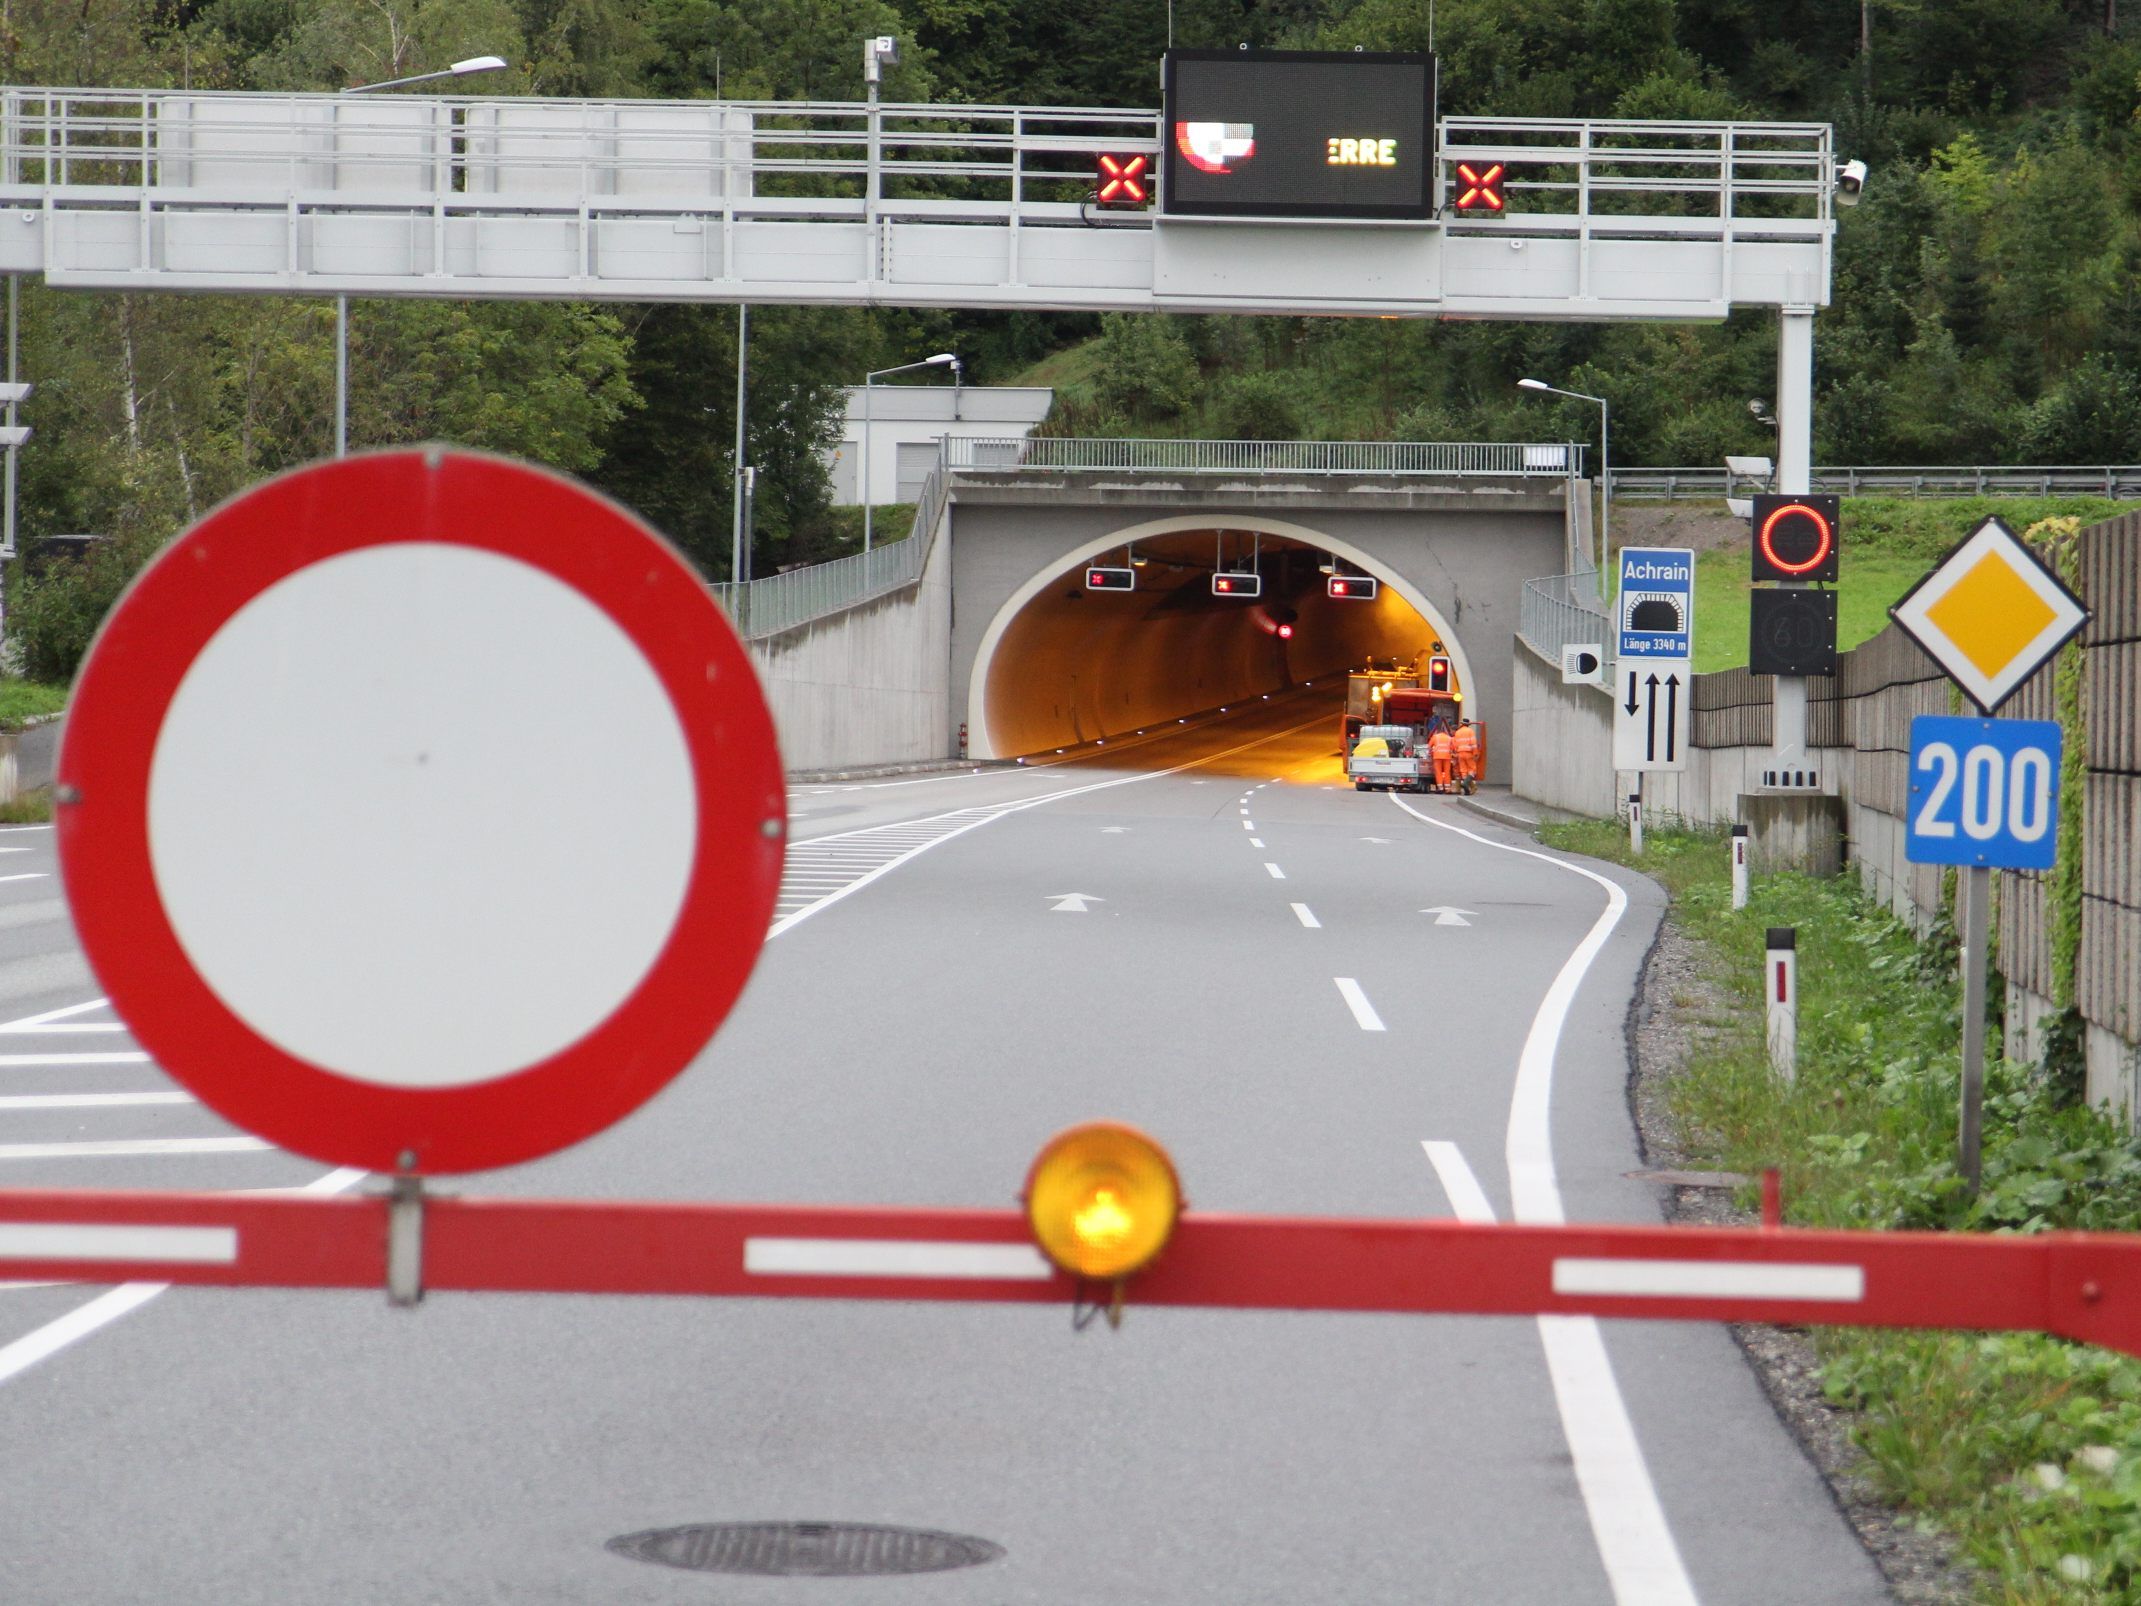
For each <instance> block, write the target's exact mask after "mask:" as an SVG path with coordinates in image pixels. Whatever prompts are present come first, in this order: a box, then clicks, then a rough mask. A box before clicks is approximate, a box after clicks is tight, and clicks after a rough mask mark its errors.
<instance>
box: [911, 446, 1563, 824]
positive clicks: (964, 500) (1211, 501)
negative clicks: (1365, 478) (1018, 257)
mask: <svg viewBox="0 0 2141 1606" xmlns="http://www.w3.org/2000/svg"><path fill="white" fill-rule="evenodd" d="M951 511H952V533H953V541H952V593H953V599H954V600H953V617H952V639H951V664H950V671H951V672H950V681H949V691H950V696H951V704H952V710H953V713H952V717H953V719H954V720H955V721H966V722H969V723H970V724H971V725H972V726H973V727H974V728H973V729H971V730H970V733H969V735H970V740H972V741H973V742H974V743H975V750H976V752H977V755H979V754H980V753H981V752H983V751H984V749H982V747H981V745H980V744H981V742H982V741H983V740H984V739H985V737H986V730H985V722H986V720H987V718H988V708H987V698H988V688H987V684H986V681H987V678H988V677H990V676H992V675H995V674H1001V673H1005V672H1007V666H1009V665H1010V664H1011V662H1012V659H1011V657H1010V656H1009V655H1008V654H1006V653H1005V652H1004V651H1002V650H1001V648H1002V645H1003V638H1004V637H1006V636H1008V635H1010V633H1011V631H1012V628H1013V624H1014V616H1015V615H1016V613H1017V612H1018V608H1017V607H1016V606H1015V605H1014V604H1016V603H1017V602H1019V601H1021V600H1023V599H1024V598H1030V597H1032V596H1034V595H1036V594H1038V592H1039V591H1040V590H1041V589H1042V587H1043V586H1045V585H1053V584H1058V583H1059V582H1060V586H1061V587H1062V588H1063V589H1068V587H1069V586H1070V585H1071V584H1072V583H1073V582H1072V577H1071V576H1070V575H1069V573H1068V570H1069V568H1070V566H1071V565H1072V564H1073V563H1074V562H1075V561H1077V558H1078V557H1079V556H1082V555H1083V554H1084V553H1086V552H1089V551H1092V550H1095V549H1096V548H1097V547H1100V546H1105V545H1107V544H1110V543H1117V544H1119V543H1120V542H1122V541H1124V540H1128V539H1141V538H1144V537H1145V536H1147V535H1155V534H1160V533H1164V532H1167V531H1181V530H1189V529H1211V528H1213V527H1214V526H1219V525H1223V526H1225V527H1226V528H1228V529H1232V530H1252V529H1253V530H1260V531H1262V532H1264V533H1265V534H1266V535H1267V536H1280V537H1285V538H1290V539H1292V540H1295V541H1298V542H1300V543H1302V544H1304V545H1309V546H1320V547H1322V548H1324V549H1326V550H1331V551H1336V552H1338V553H1340V554H1341V555H1343V556H1346V557H1348V558H1350V559H1351V560H1352V561H1354V562H1357V563H1358V564H1359V565H1360V566H1361V567H1362V568H1364V569H1366V570H1367V571H1369V572H1371V573H1374V574H1376V575H1377V576H1378V577H1379V578H1382V579H1383V580H1384V581H1385V582H1386V583H1389V584H1395V585H1398V586H1400V587H1401V588H1402V589H1403V590H1404V591H1406V592H1408V593H1409V594H1410V595H1411V596H1412V597H1414V598H1416V599H1418V601H1419V602H1420V603H1421V604H1422V612H1423V614H1424V615H1425V617H1426V618H1427V619H1428V622H1429V623H1430V625H1431V626H1435V627H1437V628H1438V631H1439V633H1441V634H1442V638H1443V640H1444V641H1445V642H1446V643H1447V645H1448V646H1449V648H1450V649H1451V653H1452V656H1453V657H1455V658H1456V659H1457V660H1458V673H1459V675H1460V677H1461V679H1462V683H1463V685H1464V688H1465V703H1466V708H1467V711H1468V712H1471V713H1472V714H1473V717H1475V718H1478V719H1482V720H1484V721H1486V723H1487V725H1488V730H1489V741H1488V756H1489V767H1488V778H1489V779H1490V780H1494V781H1502V782H1506V781H1507V780H1508V778H1509V774H1510V741H1511V737H1512V725H1511V711H1512V708H1513V690H1514V688H1513V675H1514V657H1513V653H1514V646H1515V639H1516V626H1517V614H1518V605H1519V601H1520V599H1521V596H1522V592H1523V586H1524V582H1525V581H1526V580H1528V579H1531V578H1534V577H1535V576H1538V575H1544V574H1554V573H1558V572H1560V571H1561V570H1562V569H1564V568H1565V567H1566V551H1567V524H1566V517H1567V515H1566V507H1565V504H1564V498H1563V496H1562V493H1561V487H1560V486H1559V485H1558V483H1557V484H1556V485H1555V487H1554V488H1553V490H1552V491H1551V492H1550V493H1548V492H1543V491H1538V490H1535V489H1533V488H1531V487H1529V486H1521V487H1504V486H1501V485H1495V486H1489V487H1482V488H1479V489H1473V490H1455V491H1453V490H1448V489H1426V488H1422V489H1418V490H1414V489H1401V490H1397V491H1394V492H1393V491H1391V490H1389V489H1388V488H1387V487H1381V486H1379V487H1375V488H1374V491H1373V494H1372V495H1370V494H1364V492H1363V491H1362V490H1360V489H1355V488H1352V487H1345V486H1341V487H1334V488H1331V489H1328V490H1326V489H1323V488H1320V487H1319V488H1316V489H1314V490H1312V491H1308V492H1303V493H1284V494H1278V495H1274V494H1273V493H1272V492H1270V491H1268V490H1259V489H1258V488H1256V487H1247V488H1244V487H1238V486H1229V485H1215V486H1213V487H1211V488H1209V489H1208V488H1205V487H1203V486H1190V487H1167V486H1154V487H1151V488H1150V489H1148V488H1147V487H1145V486H1142V485H1140V486H1138V487H1136V488H1135V491H1134V493H1133V492H1132V491H1131V490H1130V489H1129V488H1123V487H1110V488H1105V489H1103V490H1100V491H1097V492H1092V493H1084V494H1081V493H1080V492H1079V491H1078V490H1077V489H1075V488H1072V487H1022V486H1018V485H1015V484H992V483H986V482H984V483H975V482H973V481H970V480H968V479H967V478H966V477H964V476H962V477H961V479H960V480H958V481H955V483H954V488H953V501H952V509H951ZM1170 512H1172V514H1173V516H1165V515H1168V514H1169V513H1170ZM1088 600H1091V601H1096V602H1098V601H1105V600H1111V599H1107V598H1100V597H1096V598H1092V599H1088ZM1112 600H1122V599H1119V598H1118V599H1112ZM1295 600H1296V606H1297V607H1300V609H1301V618H1302V621H1304V622H1306V621H1309V620H1311V619H1314V618H1318V617H1320V613H1319V612H1316V611H1312V608H1311V607H1310V606H1304V605H1303V599H1295ZM1310 600H1317V599H1310ZM1007 605H1014V606H1008V607H1007ZM1328 606H1330V607H1334V608H1345V607H1349V606H1354V605H1352V604H1346V603H1330V604H1328ZM1347 628H1349V629H1359V628H1362V627H1359V626H1352V627H1347ZM1296 642H1297V643H1299V644H1300V645H1301V651H1300V652H1299V653H1297V654H1296V656H1295V657H1294V658H1293V659H1292V660H1291V665H1290V667H1292V669H1293V670H1294V674H1295V678H1297V679H1298V678H1305V677H1308V676H1312V675H1313V674H1314V673H1315V668H1312V667H1309V666H1310V665H1312V664H1315V657H1312V656H1310V655H1311V653H1315V654H1317V656H1320V651H1319V650H1318V649H1317V648H1316V645H1315V641H1314V637H1313V635H1312V632H1311V629H1309V628H1304V626H1303V625H1301V624H1297V636H1296ZM1092 645H1093V644H1092V643H1090V642H1088V643H1087V644H1086V649H1087V650H1088V651H1090V650H1091V647H1092ZM1421 645H1424V643H1421V642H1418V641H1410V640H1407V641H1402V642H1398V643H1391V642H1387V641H1384V642H1380V643H1377V644H1376V645H1374V646H1373V647H1369V646H1367V645H1365V644H1364V643H1362V642H1360V641H1357V640H1356V641H1351V642H1344V643H1341V644H1340V653H1341V656H1342V655H1343V653H1344V652H1345V651H1347V650H1352V651H1354V652H1356V653H1357V654H1358V655H1359V656H1363V657H1364V656H1366V655H1367V653H1368V652H1369V651H1374V652H1376V653H1378V654H1379V655H1380V654H1383V653H1394V654H1395V655H1398V656H1409V655H1410V654H1411V653H1413V652H1415V651H1417V650H1418V649H1419V647H1420V646H1421ZM1177 650H1180V651H1183V652H1186V653H1188V654H1190V655H1191V656H1195V655H1196V654H1197V652H1198V650H1199V647H1198V644H1197V643H1195V642H1194V641H1192V640H1191V639H1190V638H1189V637H1187V636H1185V637H1182V638H1178V647H1177ZM1267 651H1268V649H1267ZM1217 659H1218V664H1219V666H1220V667H1219V670H1218V671H1217V672H1218V673H1219V674H1220V675H1221V676H1222V683H1220V684H1212V683H1211V682H1212V680H1213V673H1214V671H1213V670H1212V669H1211V668H1210V667H1209V666H1208V667H1207V672H1206V675H1205V679H1206V681H1207V682H1208V684H1207V685H1206V686H1205V687H1203V688H1199V691H1200V699H1199V700H1196V701H1192V702H1190V703H1189V704H1188V706H1204V705H1205V702H1206V701H1210V702H1225V701H1229V700H1231V699H1232V697H1234V696H1246V695H1251V694H1256V693H1261V692H1263V691H1266V690H1270V689H1271V688H1272V685H1273V680H1272V678H1271V676H1272V675H1275V674H1276V673H1277V668H1276V666H1275V665H1274V664H1272V663H1271V662H1270V660H1268V659H1258V658H1257V657H1255V656H1254V655H1253V653H1252V654H1250V655H1247V656H1241V655H1229V654H1226V653H1220V654H1218V655H1217ZM1316 667H1321V668H1325V669H1336V668H1339V667H1342V665H1341V664H1340V663H1336V662H1333V663H1329V664H1327V665H1316ZM977 672H978V673H979V674H981V675H982V677H983V683H982V684H979V685H977V684H976V675H977ZM1243 675H1249V676H1251V677H1252V678H1249V679H1243V678H1241V677H1242V676H1243ZM1095 678H1096V684H1097V683H1098V682H1097V676H1096V677H1095ZM1190 678H1191V679H1192V680H1194V679H1195V677H1194V676H1191V677H1190ZM1227 678H1231V679H1232V684H1225V683H1224V682H1225V680H1226V679H1227ZM1237 686H1238V687H1239V690H1236V689H1235V688H1236V687H1237ZM1079 695H1080V697H1085V696H1088V695H1089V694H1088V693H1086V692H1085V691H1084V690H1083V689H1082V688H1081V691H1080V693H1079ZM1106 695H1107V694H1106V692H1105V691H1101V692H1099V693H1097V696H1098V699H1099V700H1098V701H1095V702H1089V703H1082V704H1080V703H1074V704H1073V705H1072V706H1076V707H1078V708H1079V709H1080V717H1081V718H1084V717H1097V716H1098V715H1099V714H1100V713H1101V712H1103V711H1107V710H1108V704H1107V702H1106ZM1115 695H1116V696H1117V698H1120V697H1121V695H1122V688H1120V687H1118V688H1117V689H1116V692H1115ZM1119 706H1121V707H1123V708H1124V709H1125V710H1126V711H1127V710H1131V709H1135V708H1137V707H1139V706H1141V705H1139V704H1138V703H1137V702H1136V700H1135V694H1134V693H1133V700H1132V702H1130V703H1127V704H1120V705H1119ZM1142 706H1143V707H1146V708H1149V707H1150V706H1151V704H1150V703H1149V702H1148V703H1146V704H1143V705H1142ZM1186 711H1187V707H1177V708H1176V709H1175V712H1176V713H1181V712H1186ZM1063 717H1064V718H1065V720H1066V723H1065V724H1064V725H1062V726H1059V727H1056V728H1057V729H1061V730H1063V731H1064V732H1065V734H1064V736H1063V737H1062V738H1061V739H1060V740H1056V741H1049V742H1045V743H1038V744H1036V745H1038V746H1042V747H1044V748H1046V747H1056V746H1065V745H1068V743H1069V742H1070V741H1071V740H1076V739H1081V738H1078V737H1074V736H1072V735H1070V734H1069V732H1070V730H1071V729H1073V728H1074V727H1072V726H1071V725H1070V724H1069V723H1068V716H1067V715H1066V716H1063ZM1147 717H1150V716H1149V715H1148V716H1147ZM1130 728H1132V729H1134V728H1135V722H1134V721H1133V723H1132V725H1131V726H1130ZM1097 734H1104V732H1101V731H1099V730H1091V731H1088V732H1087V736H1088V737H1090V736H1091V735H1097Z"/></svg>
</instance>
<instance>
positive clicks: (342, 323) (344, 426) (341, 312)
mask: <svg viewBox="0 0 2141 1606" xmlns="http://www.w3.org/2000/svg"><path fill="white" fill-rule="evenodd" d="M505 65H506V60H505V57H503V56H471V57H469V58H468V60H466V61H457V62H455V63H454V64H453V65H452V66H450V67H441V68H440V69H439V70H438V71H437V72H420V73H411V74H410V75H409V76H408V77H406V78H388V79H384V80H382V81H381V82H379V83H376V84H351V85H350V86H349V87H348V88H347V89H345V90H343V91H342V93H343V94H345V95H371V94H376V93H378V92H379V91H380V90H382V89H406V88H407V87H408V86H409V85H411V84H428V83H432V82H434V81H436V80H438V79H441V78H466V77H467V76H468V75H469V74H471V73H479V72H502V71H503V70H504V69H505ZM335 456H337V457H347V456H349V297H348V296H347V295H338V296H336V297H335Z"/></svg>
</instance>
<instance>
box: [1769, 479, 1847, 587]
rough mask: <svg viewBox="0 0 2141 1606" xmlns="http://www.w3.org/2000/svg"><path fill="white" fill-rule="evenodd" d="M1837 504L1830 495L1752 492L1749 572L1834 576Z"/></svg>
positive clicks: (1775, 577)
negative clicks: (1751, 552) (1750, 566)
mask: <svg viewBox="0 0 2141 1606" xmlns="http://www.w3.org/2000/svg"><path fill="white" fill-rule="evenodd" d="M1838 507H1839V503H1838V499H1837V498H1836V497H1834V496H1758V497H1756V498H1755V499H1754V514H1753V518H1752V521H1751V522H1752V524H1753V533H1754V578H1755V579H1757V580H1834V579H1835V578H1836V570H1837V518H1838Z"/></svg>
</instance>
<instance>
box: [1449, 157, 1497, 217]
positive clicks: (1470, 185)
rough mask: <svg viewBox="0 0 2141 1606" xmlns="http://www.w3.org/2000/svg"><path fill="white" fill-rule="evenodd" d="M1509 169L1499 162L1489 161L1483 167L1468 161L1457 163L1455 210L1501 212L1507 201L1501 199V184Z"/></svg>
mask: <svg viewBox="0 0 2141 1606" xmlns="http://www.w3.org/2000/svg"><path fill="white" fill-rule="evenodd" d="M1508 176H1509V170H1508V168H1507V167H1505V166H1504V165H1503V164H1502V163H1500V162H1490V163H1488V164H1487V165H1486V166H1485V167H1477V168H1476V167H1474V166H1473V165H1472V164H1471V163H1470V162H1459V163H1458V164H1457V184H1458V190H1457V210H1458V211H1460V212H1501V211H1505V210H1507V208H1508V205H1509V203H1508V202H1507V201H1506V200H1505V199H1503V196H1502V186H1503V185H1504V184H1505V183H1506V182H1508Z"/></svg>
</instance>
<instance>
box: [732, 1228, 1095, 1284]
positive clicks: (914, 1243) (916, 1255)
mask: <svg viewBox="0 0 2141 1606" xmlns="http://www.w3.org/2000/svg"><path fill="white" fill-rule="evenodd" d="M743 1269H744V1270H745V1271H747V1272H749V1273H751V1274H752V1275H753V1276H758V1277H976V1278H985V1279H996V1278H1010V1279H1014V1280H1016V1281H1019V1282H1046V1281H1047V1280H1048V1279H1049V1278H1050V1277H1052V1276H1054V1275H1055V1270H1054V1268H1053V1267H1051V1266H1050V1265H1049V1264H1048V1262H1047V1260H1046V1259H1045V1258H1043V1256H1042V1254H1041V1252H1040V1251H1039V1250H1038V1249H1036V1248H1034V1247H1033V1245H1031V1244H976V1243H928V1242H924V1241H922V1240H920V1239H903V1238H746V1239H744V1241H743Z"/></svg>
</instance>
